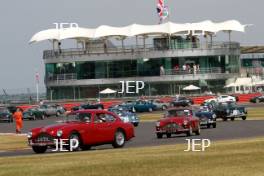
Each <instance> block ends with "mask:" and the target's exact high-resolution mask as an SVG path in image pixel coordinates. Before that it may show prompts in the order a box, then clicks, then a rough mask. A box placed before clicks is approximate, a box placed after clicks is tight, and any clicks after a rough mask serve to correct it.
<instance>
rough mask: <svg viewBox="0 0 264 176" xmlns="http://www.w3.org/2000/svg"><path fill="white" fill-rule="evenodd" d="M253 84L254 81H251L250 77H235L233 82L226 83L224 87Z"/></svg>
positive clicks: (249, 85)
mask: <svg viewBox="0 0 264 176" xmlns="http://www.w3.org/2000/svg"><path fill="white" fill-rule="evenodd" d="M254 85H255V83H254V82H253V79H252V78H237V79H236V81H235V82H232V83H230V84H227V85H226V86H225V88H229V87H239V86H247V87H251V86H254Z"/></svg>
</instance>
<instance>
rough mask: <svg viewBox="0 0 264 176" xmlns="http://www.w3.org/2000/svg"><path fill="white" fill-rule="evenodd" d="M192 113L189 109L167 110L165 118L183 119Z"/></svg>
mask: <svg viewBox="0 0 264 176" xmlns="http://www.w3.org/2000/svg"><path fill="white" fill-rule="evenodd" d="M191 114H192V113H191V111H190V110H189V109H180V110H169V111H167V112H166V114H165V115H166V117H184V116H190V115H191Z"/></svg>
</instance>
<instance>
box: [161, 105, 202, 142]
mask: <svg viewBox="0 0 264 176" xmlns="http://www.w3.org/2000/svg"><path fill="white" fill-rule="evenodd" d="M200 131H201V129H200V121H199V119H198V118H196V117H194V114H193V111H192V110H191V109H188V108H177V109H169V110H168V111H167V112H166V113H165V115H164V118H163V119H161V120H159V121H157V122H156V134H157V138H162V137H163V135H166V136H167V137H168V138H170V137H171V135H172V134H181V133H186V135H187V136H191V135H192V134H193V133H195V134H196V135H200Z"/></svg>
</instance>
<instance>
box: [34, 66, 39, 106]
mask: <svg viewBox="0 0 264 176" xmlns="http://www.w3.org/2000/svg"><path fill="white" fill-rule="evenodd" d="M35 79H36V91H37V102H39V73H38V71H36V75H35Z"/></svg>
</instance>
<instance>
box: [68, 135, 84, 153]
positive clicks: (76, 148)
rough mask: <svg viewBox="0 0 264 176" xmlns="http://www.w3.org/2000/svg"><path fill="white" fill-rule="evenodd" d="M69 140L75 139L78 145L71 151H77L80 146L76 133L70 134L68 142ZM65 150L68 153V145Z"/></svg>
mask: <svg viewBox="0 0 264 176" xmlns="http://www.w3.org/2000/svg"><path fill="white" fill-rule="evenodd" d="M71 139H76V140H77V141H78V143H79V145H78V146H77V147H75V148H73V149H72V150H73V151H77V150H79V148H80V146H81V139H80V135H79V134H78V133H75V132H74V133H71V134H70V136H69V140H71ZM66 149H67V150H69V151H70V146H69V145H68V146H67V148H66Z"/></svg>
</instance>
